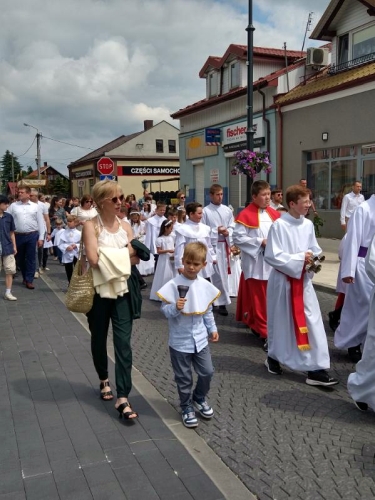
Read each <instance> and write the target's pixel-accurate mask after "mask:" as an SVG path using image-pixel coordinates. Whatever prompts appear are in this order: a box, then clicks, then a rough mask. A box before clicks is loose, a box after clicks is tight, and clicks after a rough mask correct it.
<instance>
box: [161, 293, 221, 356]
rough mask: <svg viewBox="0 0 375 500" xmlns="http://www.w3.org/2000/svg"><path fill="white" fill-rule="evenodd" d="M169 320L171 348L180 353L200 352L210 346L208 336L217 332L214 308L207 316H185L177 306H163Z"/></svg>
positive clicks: (210, 309)
mask: <svg viewBox="0 0 375 500" xmlns="http://www.w3.org/2000/svg"><path fill="white" fill-rule="evenodd" d="M161 310H162V312H163V313H164V315H165V317H166V318H167V319H168V325H169V346H170V347H172V349H175V350H176V351H180V352H191V353H192V352H200V351H201V350H202V349H203V348H204V347H206V345H207V344H208V335H210V334H211V333H213V332H216V331H217V328H216V324H215V319H214V315H213V312H212V306H210V307H209V309H208V310H207V312H206V313H205V314H191V315H188V316H185V315H183V314H181V312H180V311H179V310H178V309H177V308H176V304H164V303H163V304H162V306H161Z"/></svg>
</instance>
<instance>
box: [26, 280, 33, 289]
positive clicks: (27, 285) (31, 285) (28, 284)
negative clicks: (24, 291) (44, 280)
mask: <svg viewBox="0 0 375 500" xmlns="http://www.w3.org/2000/svg"><path fill="white" fill-rule="evenodd" d="M26 288H28V289H29V290H34V288H35V286H34V285H33V284H32V283H28V282H27V281H26Z"/></svg>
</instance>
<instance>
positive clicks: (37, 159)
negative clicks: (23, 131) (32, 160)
mask: <svg viewBox="0 0 375 500" xmlns="http://www.w3.org/2000/svg"><path fill="white" fill-rule="evenodd" d="M41 135H42V134H39V131H38V133H37V134H36V165H37V169H38V179H39V180H40V137H41Z"/></svg>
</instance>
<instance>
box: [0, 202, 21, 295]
mask: <svg viewBox="0 0 375 500" xmlns="http://www.w3.org/2000/svg"><path fill="white" fill-rule="evenodd" d="M8 206H9V201H8V198H7V197H6V196H3V195H0V271H1V268H2V267H3V268H4V272H5V294H4V299H5V300H17V297H15V296H14V295H13V294H12V282H13V275H14V274H16V259H15V258H14V256H15V255H16V253H17V246H16V237H15V235H14V231H15V229H16V227H15V225H14V220H13V216H12V215H11V214H8V213H7V212H6V211H5V210H6V209H7V208H8Z"/></svg>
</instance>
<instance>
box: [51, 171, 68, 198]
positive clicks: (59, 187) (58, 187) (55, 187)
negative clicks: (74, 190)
mask: <svg viewBox="0 0 375 500" xmlns="http://www.w3.org/2000/svg"><path fill="white" fill-rule="evenodd" d="M69 190H70V184H69V180H68V179H65V177H63V176H58V177H56V179H55V180H54V181H49V182H48V192H49V193H51V194H57V195H62V196H65V197H66V196H69Z"/></svg>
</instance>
